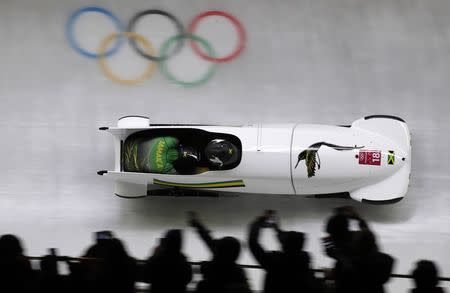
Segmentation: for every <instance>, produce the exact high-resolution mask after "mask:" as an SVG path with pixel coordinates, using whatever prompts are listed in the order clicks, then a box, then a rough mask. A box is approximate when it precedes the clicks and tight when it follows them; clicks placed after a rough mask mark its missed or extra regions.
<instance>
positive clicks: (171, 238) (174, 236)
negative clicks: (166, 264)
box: [162, 229, 183, 253]
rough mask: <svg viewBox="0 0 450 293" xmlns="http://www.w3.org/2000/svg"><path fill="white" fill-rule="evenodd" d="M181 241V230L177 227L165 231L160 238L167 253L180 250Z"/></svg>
mask: <svg viewBox="0 0 450 293" xmlns="http://www.w3.org/2000/svg"><path fill="white" fill-rule="evenodd" d="M182 242H183V235H182V232H181V230H179V229H173V230H169V231H167V233H166V235H165V236H164V238H163V239H162V245H163V247H164V251H165V252H167V253H179V252H181V246H182Z"/></svg>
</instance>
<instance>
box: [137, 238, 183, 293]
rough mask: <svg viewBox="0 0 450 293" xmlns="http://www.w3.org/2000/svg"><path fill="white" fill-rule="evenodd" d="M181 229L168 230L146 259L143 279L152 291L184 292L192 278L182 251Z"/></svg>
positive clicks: (154, 292) (159, 292)
mask: <svg viewBox="0 0 450 293" xmlns="http://www.w3.org/2000/svg"><path fill="white" fill-rule="evenodd" d="M182 242H183V239H182V232H181V230H169V231H168V232H167V233H166V235H165V237H164V238H162V239H161V242H160V245H159V246H158V247H157V248H156V250H155V251H154V254H153V255H152V256H151V257H150V258H149V259H148V260H147V263H146V265H145V270H144V280H145V281H147V282H149V283H150V284H151V288H150V292H152V293H168V292H170V293H185V292H186V286H187V284H189V282H190V281H191V279H192V269H191V265H190V264H189V263H188V261H187V259H186V257H185V255H184V254H183V252H182Z"/></svg>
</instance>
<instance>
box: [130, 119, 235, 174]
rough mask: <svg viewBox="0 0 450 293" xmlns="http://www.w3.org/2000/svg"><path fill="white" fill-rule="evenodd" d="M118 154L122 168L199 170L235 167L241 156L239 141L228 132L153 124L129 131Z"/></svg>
mask: <svg viewBox="0 0 450 293" xmlns="http://www.w3.org/2000/svg"><path fill="white" fill-rule="evenodd" d="M121 157H122V159H121V167H122V168H121V169H122V170H123V171H124V172H137V173H157V174H200V173H203V172H207V171H210V170H230V169H233V168H236V167H237V166H238V165H239V163H240V161H241V157H242V143H241V141H240V139H239V138H238V137H236V136H234V135H231V134H227V133H217V132H209V131H205V130H202V129H195V128H155V129H148V130H143V131H138V132H135V133H133V134H131V135H129V136H128V137H127V138H126V139H125V141H124V144H123V148H122V156H121Z"/></svg>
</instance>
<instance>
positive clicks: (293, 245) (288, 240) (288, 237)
mask: <svg viewBox="0 0 450 293" xmlns="http://www.w3.org/2000/svg"><path fill="white" fill-rule="evenodd" d="M279 240H280V243H281V247H282V249H283V251H284V252H286V253H293V252H298V251H300V250H303V246H304V243H305V234H304V233H302V232H297V231H285V232H281V233H280V234H279Z"/></svg>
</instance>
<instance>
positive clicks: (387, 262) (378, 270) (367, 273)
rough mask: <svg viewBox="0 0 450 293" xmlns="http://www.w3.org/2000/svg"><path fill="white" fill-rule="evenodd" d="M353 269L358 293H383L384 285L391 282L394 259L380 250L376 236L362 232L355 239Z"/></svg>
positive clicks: (367, 231)
mask: <svg viewBox="0 0 450 293" xmlns="http://www.w3.org/2000/svg"><path fill="white" fill-rule="evenodd" d="M354 245H355V248H354V251H355V254H354V256H353V260H352V262H353V265H352V267H353V269H354V271H353V272H351V273H352V274H353V275H354V277H353V278H351V279H352V280H353V281H354V282H355V287H356V290H355V291H354V292H355V293H356V292H367V293H383V292H384V288H383V285H384V284H385V283H386V282H387V281H388V280H389V278H390V275H391V272H392V268H393V265H394V259H393V258H392V257H391V256H389V255H387V254H385V253H381V252H380V251H379V250H378V245H377V243H376V239H375V235H374V234H373V233H372V232H371V231H369V230H362V231H360V232H359V233H358V234H356V237H355V243H354Z"/></svg>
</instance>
